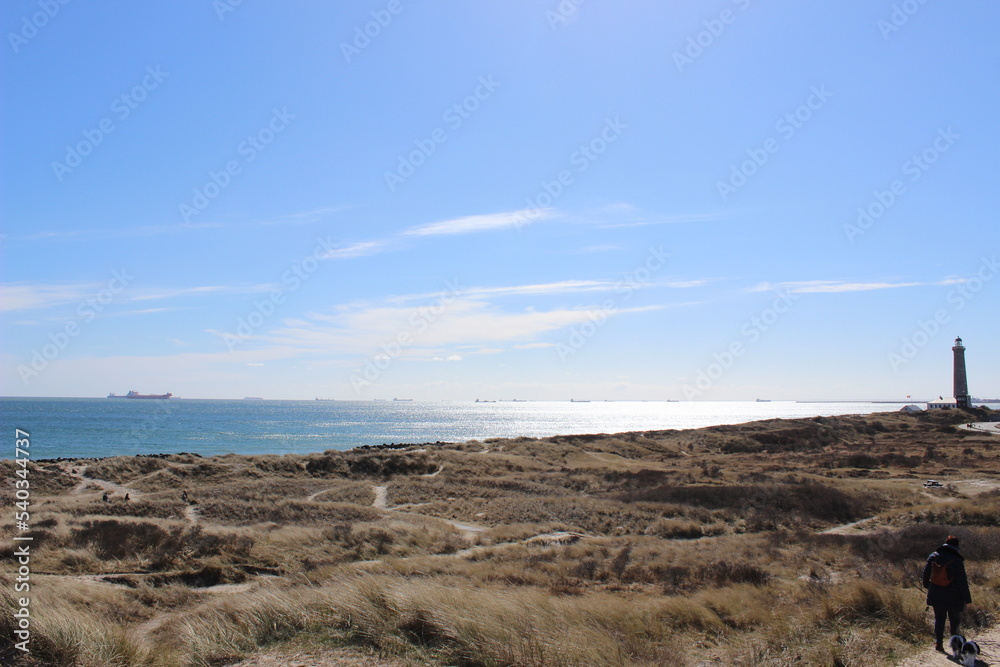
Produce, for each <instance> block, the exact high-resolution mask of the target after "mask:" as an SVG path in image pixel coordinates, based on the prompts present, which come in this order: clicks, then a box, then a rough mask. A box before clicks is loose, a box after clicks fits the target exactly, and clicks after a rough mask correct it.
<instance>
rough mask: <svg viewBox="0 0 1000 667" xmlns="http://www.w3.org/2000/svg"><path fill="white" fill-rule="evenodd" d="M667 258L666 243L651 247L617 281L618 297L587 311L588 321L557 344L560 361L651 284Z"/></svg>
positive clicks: (578, 349) (575, 351) (616, 291)
mask: <svg viewBox="0 0 1000 667" xmlns="http://www.w3.org/2000/svg"><path fill="white" fill-rule="evenodd" d="M668 259H670V254H669V253H667V252H666V251H664V249H663V246H660V247H658V248H650V249H649V254H648V255H647V256H646V260H645V261H644V262H643V263H642V264H641V265H640V266H638V267H636V268H635V269H633V270H632V271H629V272H628V273H626V274H625V275H623V276H622V279H621V280H619V281H618V282H617V283H615V286H614V292H615V295H616V296H615V297H614V298H609V299H605V300H604V302H603V303H601V307H600V308H599V309H598V310H596V311H595V310H589V311H587V321H586V322H583V323H582V324H578V325H575V326H574V327H573V328H572V329H571V330H570V333H569V336H568V337H567V339H566V342H565V343H563V342H559V343H556V354H558V355H559V360H560V361H562V362H563V363H566V360H567V359H569V358H570V357H571V356H573V355H574V354H576V353H577V352H579V351H580V350H582V349H583V347H584V346H585V345H586V344H587V342H588V341H589V340H590V339H591V338H593V337H594V336H595V335H596V334H597V332H598V331H600V330H601V329H602V328H603V327H604V325H605V324H607V323H608V320H609V319H610V318H611V317H612V316H613V315H615V314H617V313H618V311H619V310H621V308H622V304H624V303H625V302H627V301H628V300H629V299H631V298H632V295H633V294H635V292H636V290H639V289H641V288H642V287H643V286H645V285H646V284H647V283H649V281H650V280H651V279H652V278H653V275H654V274H655V273H656V272H657V271H659V270H660V269H662V268H663V267H664V265H666V263H667V260H668Z"/></svg>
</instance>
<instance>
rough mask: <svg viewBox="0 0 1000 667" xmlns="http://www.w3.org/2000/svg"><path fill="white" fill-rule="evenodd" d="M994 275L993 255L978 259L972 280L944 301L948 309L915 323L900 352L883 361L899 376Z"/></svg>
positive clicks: (996, 267)
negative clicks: (977, 265) (904, 367)
mask: <svg viewBox="0 0 1000 667" xmlns="http://www.w3.org/2000/svg"><path fill="white" fill-rule="evenodd" d="M997 273H1000V264H998V263H997V256H996V255H993V256H992V257H983V258H981V260H980V264H979V268H978V269H977V270H976V272H975V273H974V274H973V275H972V277H971V278H968V279H967V280H965V281H963V282H961V283H959V284H958V285H957V286H956V287H955V288H954V289H952V290H950V291H949V292H948V295H947V297H945V301H946V302H947V304H948V306H949V307H948V308H938V309H937V310H935V311H934V313H933V314H932V315H931V316H930V317H928V318H927V319H919V320H917V326H916V328H915V329H914V330H913V333H911V334H910V335H908V336H903V338H902V339H901V340H900V344H899V348H897V349H896V350H894V351H892V352H889V353H888V354H887V355H886V360H887V361H888V362H889V366H890V367H891V368H892V370H893V371H895V372H897V373H898V372H899V369H900V367H902V366H905V365H906V364H908V363H910V362H911V361H913V359H915V358H916V356H917V354H919V353H920V351H921V350H922V349H924V348H925V347H927V345H928V343H930V342H931V341H932V340H933V339H934V337H935V336H937V335H938V334H939V333H940V332H941V330H942V328H943V327H944V326H945V325H947V324H948V323H950V322H951V316H952V315H953V314H954V313H957V312H959V311H961V310H962V309H963V308H965V306H966V305H967V304H968V303H969V302H970V301H972V300H973V299H975V298H976V295H978V294H979V293H980V292H982V291H983V288H984V287H985V286H986V283H988V282H990V281H991V280H993V278H995V277H996V275H997Z"/></svg>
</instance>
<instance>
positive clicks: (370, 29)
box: [340, 0, 404, 63]
mask: <svg viewBox="0 0 1000 667" xmlns="http://www.w3.org/2000/svg"><path fill="white" fill-rule="evenodd" d="M403 9H404V7H403V3H402V2H401V1H400V0H389V2H388V4H386V6H385V9H377V10H375V11H373V12H372V13H371V16H372V20H371V21H368V22H367V23H365V24H364V25H363V26H361V25H359V26H355V27H354V38H353V39H352V40H351V41H350V42H341V43H340V52H341V53H343V54H344V60H346V61H347V62H348V63H350V62H351V59H352V58H354V57H355V56H360V55H361V52H362V51H364V50H365V49H367V48H368V47H369V46H371V43H372V40H373V39H375V38H376V37H378V36H379V35H381V34H382V31H383V30H384V29H386V28H388V27H389V24H390V23H392V20H393V18H394V17H396V16H399V15H400V14H401V13H402V12H403Z"/></svg>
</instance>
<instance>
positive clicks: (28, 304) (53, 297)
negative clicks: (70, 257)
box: [0, 283, 101, 311]
mask: <svg viewBox="0 0 1000 667" xmlns="http://www.w3.org/2000/svg"><path fill="white" fill-rule="evenodd" d="M100 287H101V286H100V285H99V284H97V283H75V284H71V283H63V284H46V283H36V284H24V283H22V284H7V285H0V310H2V311H16V310H35V309H39V308H50V307H52V306H62V305H65V304H68V303H79V302H81V301H83V300H84V299H86V298H87V296H88V295H90V294H93V293H94V292H95V291H96V290H98V289H100Z"/></svg>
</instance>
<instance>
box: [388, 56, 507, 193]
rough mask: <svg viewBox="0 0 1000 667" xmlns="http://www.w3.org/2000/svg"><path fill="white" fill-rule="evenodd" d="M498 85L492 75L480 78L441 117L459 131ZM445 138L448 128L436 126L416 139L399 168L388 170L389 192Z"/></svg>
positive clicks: (415, 169) (400, 158)
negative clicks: (469, 92) (465, 94)
mask: <svg viewBox="0 0 1000 667" xmlns="http://www.w3.org/2000/svg"><path fill="white" fill-rule="evenodd" d="M499 87H500V83H499V82H497V81H495V80H494V79H493V75H492V74H487V75H485V76H481V77H479V80H478V84H477V85H476V88H475V90H473V91H472V93H471V94H470V95H467V96H466V97H465V98H463V99H462V100H461V101H460V102H455V103H454V104H452V105H451V106H450V107H448V108H447V109H445V111H444V113H443V114H441V120H442V121H444V122H445V124H446V125H447V126H448V129H449V130H451V131H452V132H454V131H456V130H458V128H460V127H462V124H463V123H465V121H467V120H469V118H471V117H472V114H474V113H475V112H476V111H478V110H479V106H480V105H481V104H482V103H483V102H485V101H486V100H488V99H490V97H492V96H493V93H494V92H496V89H497V88H499ZM446 141H448V130H445V129H444V128H441V127H437V128H434V130H433V131H432V132H431V133H430V135H429V136H427V137H425V138H423V139H416V140H415V141H414V142H413V144H414V146H415V147H414V148H413V150H411V151H410V152H408V153H406V154H402V155H399V156H398V162H397V164H396V169H395V170H394V171H386V172H385V174H384V176H385V184H386V185H387V186H388V187H389V192H395V191H396V188H397V187H399V186H400V185H402V184H403V183H404V182H405V181H406V179H408V178H409V177H410V176H413V174H415V173H416V172H417V169H419V168H420V167H421V166H422V165H423V164H424V163H426V162H427V159H428V158H430V156H432V155H434V153H435V152H436V151H437V149H438V146H440V145H441V144H443V143H444V142H446Z"/></svg>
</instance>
